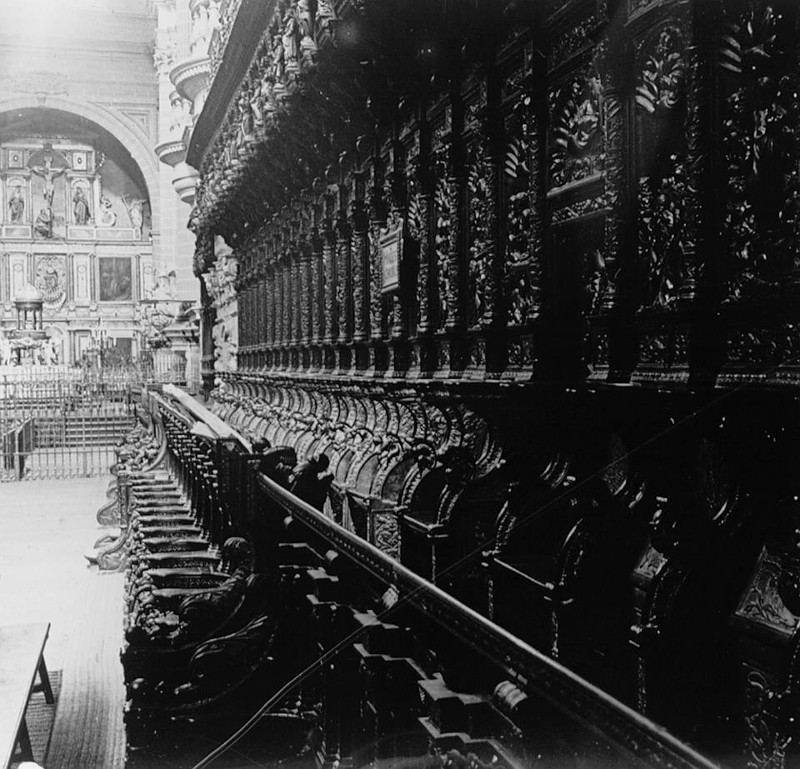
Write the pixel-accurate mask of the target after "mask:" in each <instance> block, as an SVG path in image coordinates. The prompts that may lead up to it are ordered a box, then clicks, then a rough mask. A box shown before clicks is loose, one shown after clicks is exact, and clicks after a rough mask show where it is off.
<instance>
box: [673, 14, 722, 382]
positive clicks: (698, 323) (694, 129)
mask: <svg viewBox="0 0 800 769" xmlns="http://www.w3.org/2000/svg"><path fill="white" fill-rule="evenodd" d="M692 11H693V19H692V21H693V24H692V37H693V39H692V45H691V46H690V47H689V51H688V53H689V56H688V61H689V68H688V72H687V75H688V78H687V110H688V117H687V137H686V139H687V149H688V162H687V166H688V170H689V180H690V183H689V189H690V190H692V191H693V194H692V198H693V199H692V200H691V201H689V203H688V210H689V212H690V219H689V230H690V234H689V237H688V239H687V240H688V245H689V249H690V253H688V254H687V256H686V259H687V262H686V274H687V278H686V280H685V281H684V284H683V286H682V287H681V298H682V299H683V300H684V301H685V302H687V303H688V302H689V301H692V309H693V313H692V314H693V323H692V327H691V333H690V339H689V381H690V383H692V384H697V385H713V384H714V382H715V381H716V377H717V374H718V373H719V370H720V368H721V367H722V364H723V362H724V358H725V341H726V340H725V331H724V327H723V326H722V322H721V320H720V318H719V315H718V312H717V306H718V303H719V298H720V297H719V295H718V294H719V292H718V286H717V280H718V262H719V258H720V254H719V240H720V239H719V237H718V233H719V232H720V224H721V218H722V217H721V211H722V201H721V195H720V193H719V191H720V190H721V189H724V183H723V176H722V175H721V173H720V159H719V149H718V131H717V128H716V125H715V117H716V100H717V98H718V93H717V88H716V78H717V42H716V41H717V35H718V27H719V24H720V23H721V13H720V8H719V6H718V5H717V3H716V2H715V1H714V0H707V1H706V2H702V0H701V1H697V2H695V3H694V4H693V7H692ZM692 247H693V250H691V249H692Z"/></svg>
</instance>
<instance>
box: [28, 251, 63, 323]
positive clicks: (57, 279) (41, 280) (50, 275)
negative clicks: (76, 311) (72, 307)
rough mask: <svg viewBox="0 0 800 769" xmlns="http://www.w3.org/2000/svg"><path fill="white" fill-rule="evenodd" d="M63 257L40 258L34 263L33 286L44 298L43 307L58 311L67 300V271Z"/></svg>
mask: <svg viewBox="0 0 800 769" xmlns="http://www.w3.org/2000/svg"><path fill="white" fill-rule="evenodd" d="M65 261H66V260H65V258H64V257H63V256H55V255H50V256H40V257H38V259H37V262H36V277H35V278H34V284H35V285H36V288H38V289H39V291H41V292H42V296H43V297H44V302H45V306H46V307H47V308H48V309H50V310H58V309H60V308H61V305H62V304H64V300H65V299H66V298H67V269H66V264H65Z"/></svg>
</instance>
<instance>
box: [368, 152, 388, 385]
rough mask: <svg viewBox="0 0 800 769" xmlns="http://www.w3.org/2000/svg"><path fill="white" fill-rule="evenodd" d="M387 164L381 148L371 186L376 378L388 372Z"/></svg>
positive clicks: (372, 361)
mask: <svg viewBox="0 0 800 769" xmlns="http://www.w3.org/2000/svg"><path fill="white" fill-rule="evenodd" d="M383 182H384V180H383V161H382V159H381V156H380V153H379V150H378V147H377V146H376V147H375V148H374V154H373V156H372V157H371V158H370V182H369V200H368V204H369V212H368V215H369V244H368V247H369V261H370V281H369V325H370V342H371V344H370V360H369V368H370V370H371V371H372V373H373V374H379V373H382V372H383V371H385V370H386V365H387V361H386V340H385V335H384V328H383V282H382V280H383V273H382V261H381V248H380V237H381V228H382V227H383V225H384V223H385V221H386V210H385V205H384V198H383Z"/></svg>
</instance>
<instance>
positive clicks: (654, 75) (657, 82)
mask: <svg viewBox="0 0 800 769" xmlns="http://www.w3.org/2000/svg"><path fill="white" fill-rule="evenodd" d="M683 49H684V44H683V39H682V36H681V34H680V31H679V30H677V29H675V28H673V27H667V28H665V29H662V30H661V31H660V32H659V33H658V34H657V36H655V37H654V38H651V39H650V40H649V41H648V42H647V43H646V44H645V45H643V46H642V47H641V48H640V51H639V59H640V61H641V62H642V63H641V65H640V66H641V71H640V75H639V82H638V84H637V86H636V110H637V124H636V126H637V132H638V137H637V145H638V150H639V152H638V166H639V181H638V185H639V190H638V192H639V198H638V203H639V221H638V240H639V256H640V259H641V261H642V263H643V264H644V265H646V267H647V286H646V291H645V301H644V304H645V306H656V307H660V308H672V307H674V306H675V302H676V300H677V299H678V297H679V290H680V288H681V286H682V284H683V283H684V281H685V279H686V274H687V265H686V254H687V252H688V251H690V250H691V245H690V243H689V242H688V239H687V232H688V219H689V217H688V212H687V203H688V202H689V200H690V192H691V190H690V189H689V182H688V178H687V173H686V164H685V153H686V148H685V144H686V142H685V128H684V121H683V118H684V114H685V100H684V90H685V87H684V86H685V70H686V64H685V61H684V57H683Z"/></svg>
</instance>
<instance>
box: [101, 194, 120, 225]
mask: <svg viewBox="0 0 800 769" xmlns="http://www.w3.org/2000/svg"><path fill="white" fill-rule="evenodd" d="M100 208H102V212H101V213H100V223H101V224H102V225H103V226H104V227H113V226H114V225H115V224H116V223H117V215H116V214H115V213H114V211H112V210H111V201H110V200H109V199H108V198H107V197H105V196H103V197H102V198H100Z"/></svg>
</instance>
